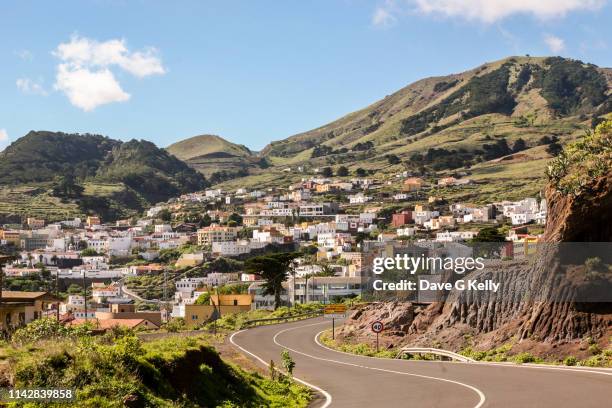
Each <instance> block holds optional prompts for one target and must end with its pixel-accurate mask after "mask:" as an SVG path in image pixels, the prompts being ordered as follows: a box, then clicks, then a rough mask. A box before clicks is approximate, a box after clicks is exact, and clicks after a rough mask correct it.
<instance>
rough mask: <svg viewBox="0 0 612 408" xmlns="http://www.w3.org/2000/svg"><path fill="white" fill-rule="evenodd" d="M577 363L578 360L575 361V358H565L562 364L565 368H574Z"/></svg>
mask: <svg viewBox="0 0 612 408" xmlns="http://www.w3.org/2000/svg"><path fill="white" fill-rule="evenodd" d="M577 363H578V360H576V357H574V356H568V357H565V360H563V364H565V365H566V366H575V365H576V364H577Z"/></svg>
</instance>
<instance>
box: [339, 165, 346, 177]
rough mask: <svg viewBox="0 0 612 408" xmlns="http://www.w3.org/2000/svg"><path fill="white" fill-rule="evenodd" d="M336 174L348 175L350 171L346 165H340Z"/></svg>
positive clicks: (340, 175)
mask: <svg viewBox="0 0 612 408" xmlns="http://www.w3.org/2000/svg"><path fill="white" fill-rule="evenodd" d="M336 174H337V175H338V176H339V177H346V176H348V175H349V171H348V169H347V168H346V167H345V166H340V167H338V171H337V172H336Z"/></svg>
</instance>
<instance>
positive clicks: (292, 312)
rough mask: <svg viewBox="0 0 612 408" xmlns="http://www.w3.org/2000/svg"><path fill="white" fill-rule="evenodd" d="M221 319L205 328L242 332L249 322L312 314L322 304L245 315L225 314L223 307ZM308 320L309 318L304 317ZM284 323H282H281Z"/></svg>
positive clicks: (285, 307) (249, 312) (299, 305)
mask: <svg viewBox="0 0 612 408" xmlns="http://www.w3.org/2000/svg"><path fill="white" fill-rule="evenodd" d="M221 309H222V310H221V318H219V319H217V320H216V321H215V322H214V323H207V324H206V326H205V328H207V329H212V328H213V326H214V327H215V328H216V329H222V330H227V331H233V330H240V329H241V328H243V327H244V324H245V322H247V321H249V320H258V319H272V318H276V317H291V316H297V315H303V314H307V313H310V312H315V311H318V310H321V304H320V303H308V304H300V303H298V304H296V305H295V307H287V306H281V307H279V308H278V309H276V310H273V311H272V310H265V309H257V310H250V311H248V312H244V313H232V314H223V307H221ZM302 318H307V317H302ZM281 323H282V322H281Z"/></svg>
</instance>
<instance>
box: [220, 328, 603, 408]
mask: <svg viewBox="0 0 612 408" xmlns="http://www.w3.org/2000/svg"><path fill="white" fill-rule="evenodd" d="M328 328H331V322H330V320H329V319H324V318H321V317H319V318H316V319H308V320H303V321H299V322H293V323H287V324H281V325H272V326H260V327H256V328H253V329H248V330H244V331H240V332H237V333H235V334H234V335H233V336H232V337H231V338H230V341H231V342H232V344H234V346H236V347H238V348H239V349H240V350H241V351H242V352H243V353H245V354H247V355H248V356H249V357H250V358H252V359H254V360H257V361H258V362H259V363H260V364H265V365H268V363H269V361H270V360H272V359H273V360H274V361H275V364H276V365H277V366H279V365H280V352H281V350H282V349H287V350H289V352H290V354H291V356H292V357H293V359H294V361H295V362H296V367H295V370H294V376H295V378H296V379H297V380H298V381H300V382H303V383H304V384H306V385H308V386H310V387H311V388H314V389H315V390H317V391H318V394H319V398H318V399H317V400H316V401H315V403H314V404H313V406H314V407H316V408H327V407H329V406H331V407H337V408H341V407H350V408H360V407H363V408H373V407H384V408H389V407H424V408H428V407H461V408H467V407H469V408H483V407H517V408H528V407H538V408H540V407H550V408H563V407H572V408H573V407H577V408H578V407H580V408H589V407H593V408H602V407H612V370H605V369H585V368H575V367H567V368H561V367H542V366H531V365H514V364H513V365H509V364H495V363H459V362H440V361H409V360H394V359H378V358H371V357H364V356H356V355H352V354H347V353H342V352H338V351H335V350H331V349H329V348H326V347H325V346H323V345H322V344H320V343H319V342H318V340H317V339H316V337H317V335H318V333H320V332H321V331H323V330H326V329H328Z"/></svg>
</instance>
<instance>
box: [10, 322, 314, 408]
mask: <svg viewBox="0 0 612 408" xmlns="http://www.w3.org/2000/svg"><path fill="white" fill-rule="evenodd" d="M55 324H56V325H57V323H55ZM26 329H27V330H26V331H27V332H28V333H35V334H34V335H33V336H32V335H29V336H22V337H21V341H22V343H19V344H18V343H11V344H7V345H5V346H3V347H2V348H0V359H2V360H3V361H4V369H5V370H7V371H5V374H7V377H5V378H7V379H9V380H8V381H9V382H10V384H9V385H10V386H11V387H15V388H28V387H32V388H59V387H61V388H74V389H76V402H75V404H77V405H78V406H79V407H92V408H93V407H96V408H98V407H123V406H126V405H127V406H148V407H176V406H185V407H195V406H223V407H261V406H268V407H279V408H280V407H306V406H307V405H308V402H309V400H310V391H309V390H308V389H307V388H305V387H303V386H301V385H297V384H295V383H294V382H292V381H291V380H290V379H288V378H287V377H284V376H280V377H278V378H276V379H267V378H264V377H262V376H261V375H259V374H256V373H248V372H246V371H244V370H242V369H240V368H238V367H236V366H235V365H233V364H230V363H227V362H226V361H224V360H222V359H221V358H220V357H219V354H218V353H217V352H216V351H215V349H214V348H213V346H212V345H211V344H212V342H214V341H215V338H214V337H212V336H209V335H202V336H197V337H170V338H167V339H164V340H158V341H151V342H147V343H142V342H141V341H140V340H139V338H138V337H137V336H136V335H135V334H134V333H133V332H131V331H129V330H115V331H112V332H109V333H107V334H105V335H103V336H96V337H92V336H91V335H89V334H87V333H85V332H83V333H71V334H70V335H69V336H68V335H65V334H64V333H63V330H64V329H60V328H57V327H56V328H50V327H47V326H45V327H41V325H40V324H39V325H38V327H37V328H36V329H35V330H32V329H28V328H26ZM22 330H25V329H22ZM39 332H41V333H42V334H39ZM58 332H61V333H59V334H58ZM60 336H61V338H60ZM29 406H49V404H46V403H39V404H37V403H33V404H31V405H29ZM58 406H59V405H58Z"/></svg>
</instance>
